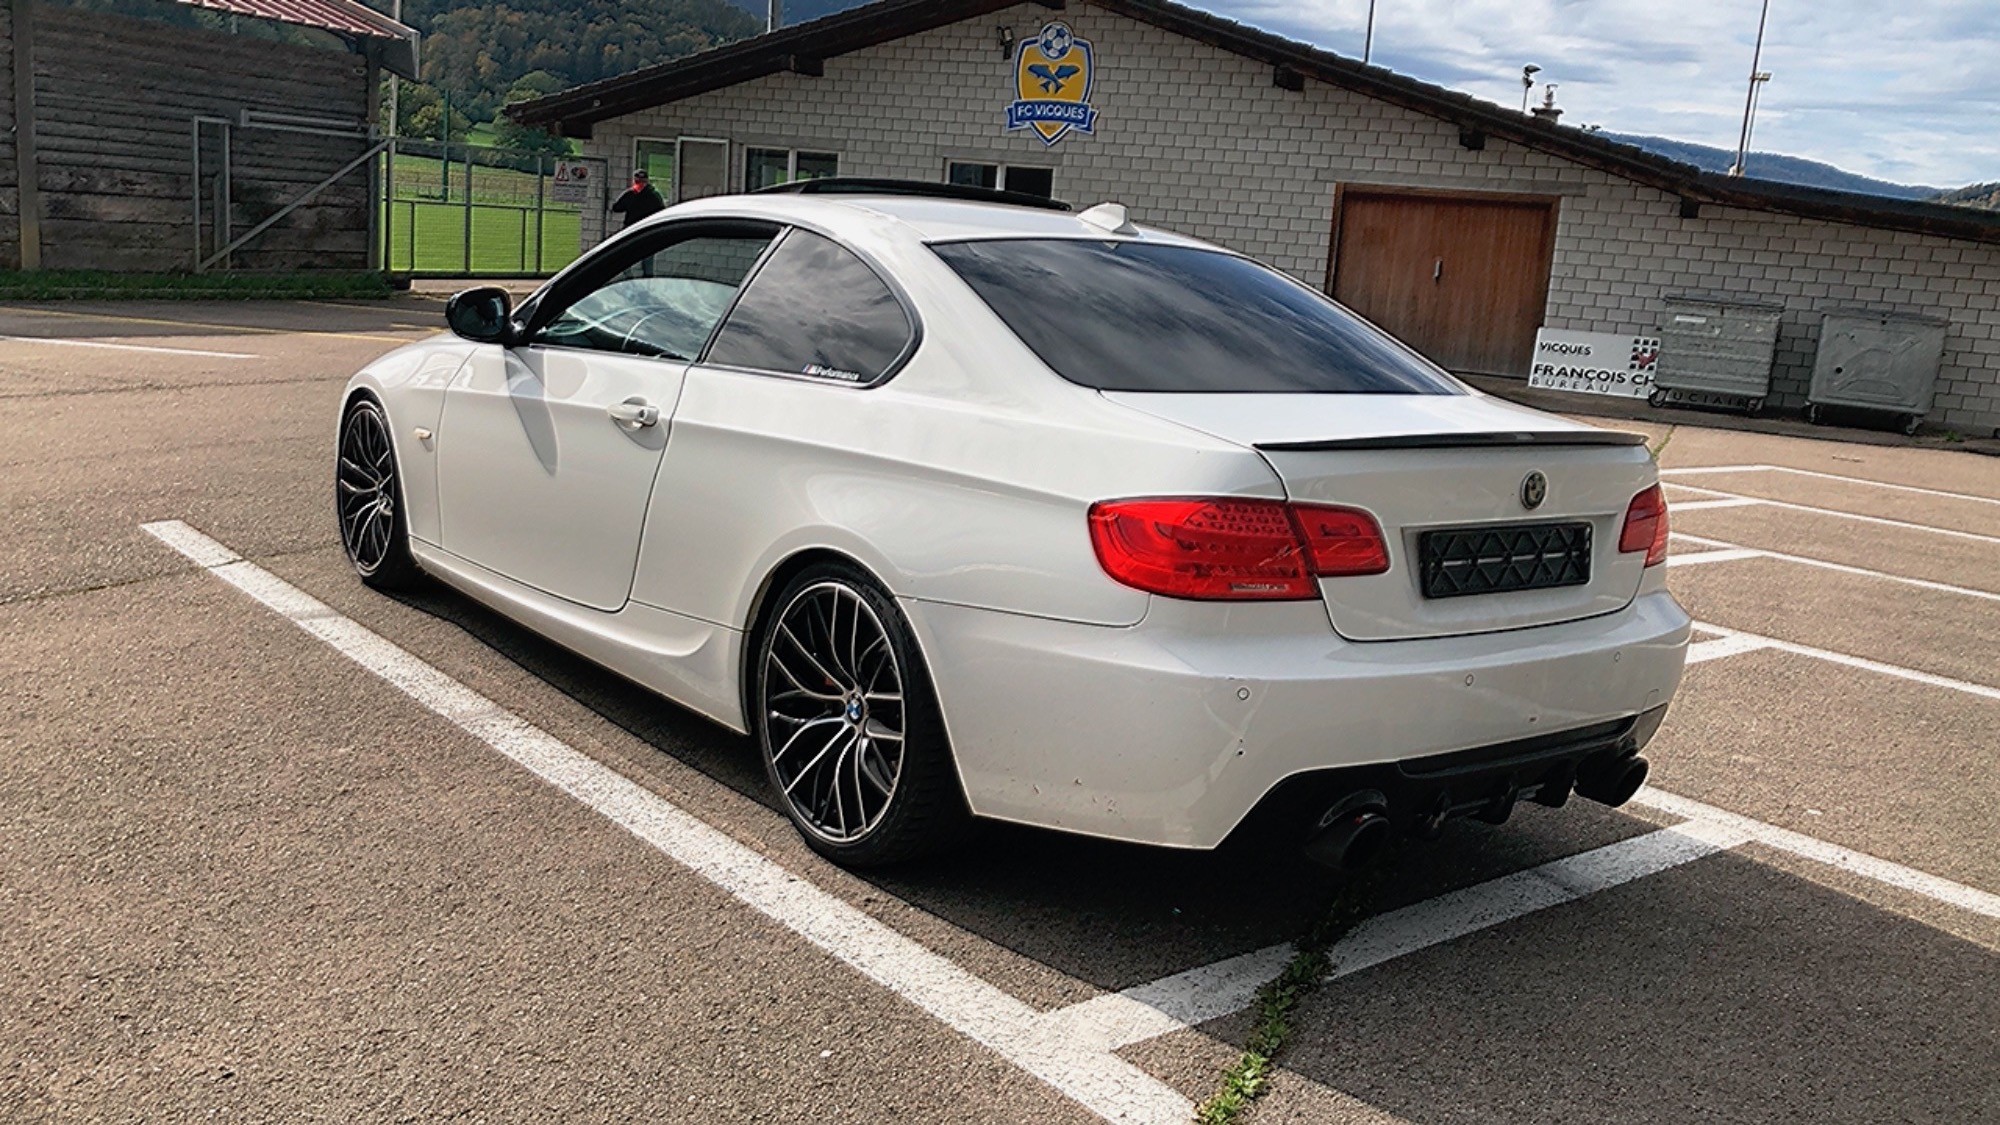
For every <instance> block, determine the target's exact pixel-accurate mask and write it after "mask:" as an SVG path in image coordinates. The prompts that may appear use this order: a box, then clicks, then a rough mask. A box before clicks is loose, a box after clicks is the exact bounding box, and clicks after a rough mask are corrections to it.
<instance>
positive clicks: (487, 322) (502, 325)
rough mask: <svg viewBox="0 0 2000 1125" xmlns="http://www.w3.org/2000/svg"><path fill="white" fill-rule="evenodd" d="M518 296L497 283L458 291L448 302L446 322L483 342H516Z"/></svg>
mask: <svg viewBox="0 0 2000 1125" xmlns="http://www.w3.org/2000/svg"><path fill="white" fill-rule="evenodd" d="M513 314H514V299H513V298H512V297H509V296H508V295H507V291H506V290H505V289H502V288H500V287H498V286H495V285H484V286H481V287H479V288H477V289H467V290H466V291H464V292H463V293H457V294H454V295H453V296H452V298H451V300H449V301H447V302H445V306H444V322H445V324H447V325H449V326H450V328H451V330H452V331H453V332H454V333H456V334H458V335H460V336H463V337H464V338H466V339H468V340H474V341H477V342H479V343H481V344H512V343H513V342H514V331H515V329H514V319H513Z"/></svg>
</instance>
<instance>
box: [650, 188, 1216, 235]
mask: <svg viewBox="0 0 2000 1125" xmlns="http://www.w3.org/2000/svg"><path fill="white" fill-rule="evenodd" d="M700 214H715V215H724V214H726V215H730V216H734V217H752V216H754V217H759V218H767V219H771V220H773V221H777V222H800V223H805V224H808V225H813V226H818V227H821V228H822V229H825V230H826V231H828V232H829V233H831V234H835V235H840V236H845V237H849V238H856V239H863V240H865V239H867V238H869V236H871V235H872V236H874V237H880V236H881V234H882V233H883V232H882V228H883V227H884V226H885V225H887V224H885V223H884V222H883V220H890V221H891V222H892V223H893V224H894V225H895V226H897V227H900V228H902V229H903V232H904V233H905V237H914V238H915V239H916V240H917V241H920V242H957V241H967V240H973V239H1001V238H1083V239H1093V240H1097V241H1103V240H1105V239H1109V238H1117V239H1125V238H1136V239H1139V240H1141V241H1145V242H1153V243H1162V244H1167V245H1176V246H1193V247H1201V248H1204V249H1220V248H1219V247H1214V246H1211V245H1210V244H1208V243H1206V242H1202V241H1201V240H1199V239H1195V238H1189V237H1187V236H1185V235H1180V234H1175V233H1174V232H1172V231H1166V230H1159V229H1157V228H1153V227H1134V228H1132V233H1125V234H1113V233H1111V232H1110V231H1107V230H1105V229H1104V228H1103V227H1101V226H1098V225H1095V224H1093V223H1091V222H1089V221H1087V220H1086V219H1085V218H1084V216H1085V215H1087V214H1089V212H1087V211H1084V212H1077V213H1070V212H1066V211H1050V210H1044V209H1042V208H1039V207H1020V206H1013V205H1009V204H1005V203H986V202H977V201H968V200H959V199H936V198H929V197H923V196H910V195H889V194H884V195H869V194H862V193H842V194H839V195H780V194H750V195H716V196H709V197H707V198H705V199H698V200H694V201H692V202H688V203H682V204H679V205H677V206H674V207H670V208H668V209H667V210H666V211H664V212H662V213H661V214H660V215H659V216H657V217H655V219H654V220H652V221H656V222H657V221H668V220H671V219H673V218H675V217H682V218H691V217H694V216H696V215H700Z"/></svg>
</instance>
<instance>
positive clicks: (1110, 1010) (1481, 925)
mask: <svg viewBox="0 0 2000 1125" xmlns="http://www.w3.org/2000/svg"><path fill="white" fill-rule="evenodd" d="M1632 804H1634V805H1638V806H1641V807H1644V808H1650V809H1654V810H1656V811H1659V812H1663V813H1666V814H1668V815H1669V816H1678V817H1685V818H1687V820H1686V823H1683V824H1678V825H1674V826H1673V827H1671V828H1665V829H1661V830H1659V831H1655V832H1649V833H1646V834H1645V835H1643V836H1635V837H1633V838H1632V839H1629V840H1622V841H1620V842H1618V843H1616V844H1610V845H1607V846H1605V847H1602V848H1598V849H1596V850H1594V851H1588V852H1583V853H1581V854H1579V855H1574V856H1569V857H1567V858H1564V859H1559V860H1555V861H1553V862H1550V863H1545V864H1542V865H1541V866H1540V867H1533V868H1529V869H1528V870H1525V871H1518V872H1515V873H1514V874H1512V875H1504V876H1501V877H1500V878H1498V879H1493V880H1490V881H1488V882H1485V883H1481V884H1479V885H1477V886H1473V887H1467V888H1465V889H1463V890H1460V891H1454V892H1452V893H1450V894H1446V895H1441V896H1439V897H1437V898H1434V899H1428V900H1425V901H1423V902H1419V903H1416V904H1415V905H1412V906H1406V907H1404V908H1402V909H1401V910H1395V911H1391V912H1389V913H1387V914H1383V915H1379V916H1377V917H1374V918H1371V919H1369V920H1367V921H1365V922H1363V923H1362V924H1361V925H1359V926H1357V927H1355V929H1354V932H1353V933H1351V934H1349V935H1348V936H1347V937H1346V938H1345V939H1344V940H1342V941H1341V942H1339V943H1338V944H1336V945H1335V946H1334V948H1333V949H1332V950H1331V951H1330V952H1329V959H1330V960H1331V961H1332V964H1333V969H1332V972H1331V974H1330V976H1329V979H1331V978H1334V977H1342V976H1347V975H1350V974H1353V973H1358V972H1360V971H1362V970H1364V969H1369V968H1373V967H1375V966H1377V965H1381V964H1383V963H1385V962H1388V961H1391V960H1394V959H1396V958H1398V957H1403V956H1407V955H1408V954H1411V953H1415V952H1418V951H1419V950H1423V949H1428V948H1430V947H1432V946H1435V945H1439V944H1442V943H1444V942H1447V941H1453V940H1456V939H1458V938H1461V937H1465V936H1467V935H1468V934H1473V933H1476V932H1478V931H1480V930H1483V929H1487V928H1490V927H1492V926H1497V925H1500V924H1501V923H1503V922H1510V921H1513V920H1514V919H1516V918H1520V917H1523V916H1525V915H1528V914H1532V913H1534V912H1536V911H1539V910H1546V909H1548V908H1550V907H1553V906H1560V905H1562V904H1564V903H1568V902H1574V901H1577V900H1578V899H1581V898H1584V897H1586V896H1589V895H1592V894H1595V893H1597V892H1599V891H1603V890H1608V889H1610V888H1612V887H1617V886H1621V885H1623V884H1625V883H1629V882H1632V881H1634V880H1636V879H1641V878H1644V877H1646V876H1648V875H1652V874H1655V873H1657V872H1660V871H1665V870H1667V869H1669V868H1672V867H1676V866H1679V865H1681V864H1684V863H1688V862H1690V861H1692V860H1696V859H1700V858H1702V857H1704V856H1708V855H1714V854H1716V853H1719V852H1724V851H1729V850H1731V849H1733V848H1736V847H1739V846H1741V845H1743V844H1746V843H1750V842H1753V841H1754V842H1756V843H1759V844H1762V845H1764V846H1766V847H1770V848H1774V849H1777V850H1779V851H1783V852H1787V853H1789V854H1791V855H1795V856H1798V857H1800V858H1802V859H1809V860H1812V861H1814V862H1816V863H1822V864H1825V865H1827V866H1829V867H1834V868H1837V869H1839V870H1842V871H1846V872H1849V873H1851V874H1854V875H1859V876H1861V877H1863V878H1865V879H1869V880H1872V881H1874V882H1878V883H1882V884H1884V885H1887V886H1892V887H1897V888H1900V889H1902V890H1905V891H1909V892H1911V893H1914V894H1918V895H1922V896H1923V897H1925V898H1929V899H1932V900H1934V901H1937V902H1941V903H1945V904H1947V905H1950V906H1955V907H1958V908H1959V909H1961V910H1965V911H1967V912H1969V913H1973V914H1979V915H1983V916H1985V917H1988V918H2000V895H1994V894H1990V893H1988V892H1986V891H1982V890H1979V889H1978V888H1976V887H1968V886H1966V885H1965V884H1963V883H1956V882H1953V881H1952V880H1950V879H1944V878H1940V877H1939V876H1936V875H1932V874H1929V873H1928V872H1924V871H1918V870H1916V869H1914V868H1910V867H1905V866H1903V865H1902V864H1899V863H1894V862H1891V861H1889V860H1886V859H1881V858H1878V857H1876V856H1872V855H1868V854H1866V853H1865V852H1857V851H1854V850H1853V849H1851V848H1844V847H1841V846H1840V845H1838V844H1830V843H1827V842H1826V841H1824V840H1819V839H1815V838H1813V837H1811V836H1807V835H1804V834H1802V833H1798V832H1793V831H1791V830H1790V829H1786V828H1779V827H1778V826H1777V825H1774V824H1766V823H1764V822H1763V821H1760V820H1753V819H1751V818H1750V817H1746V816H1740V815H1738V814H1736V813H1732V812H1727V811H1725V810H1723V809H1718V808H1716V807H1714V806H1713V805H1707V804H1703V803H1702V802H1700V801H1695V800H1691V799H1689V798H1686V797H1681V796H1677V795H1675V794H1672V793H1665V792H1662V791H1660V790H1658V789H1655V788H1652V787H1651V786H1648V787H1646V788H1643V789H1641V790H1640V791H1639V793H1638V795H1637V796H1635V797H1633V798H1632ZM1293 952H1294V949H1293V947H1292V946H1290V945H1273V946H1267V947H1265V948H1263V949H1259V950H1256V951H1255V952H1251V953H1245V954H1241V955H1239V956H1236V957H1231V958H1228V959H1226V960H1223V961H1218V962H1215V963H1214V964H1212V965H1203V966H1201V967H1199V968H1195V969H1190V970H1188V971H1186V972H1182V973H1176V974H1174V975H1173V976H1169V977H1163V978H1161V979H1159V980H1156V981H1151V982H1149V983H1147V984H1141V985H1135V986H1134V987H1131V988H1128V989H1125V990H1124V991H1122V992H1113V993H1108V994H1106V995H1103V996H1098V997H1094V998H1092V999H1090V1000H1086V1001H1084V1002H1082V1003H1080V1004H1073V1005H1071V1006H1069V1007H1067V1008H1061V1009H1058V1010H1056V1011H1053V1012H1049V1013H1048V1014H1046V1015H1044V1016H1043V1017H1042V1021H1043V1023H1044V1025H1045V1026H1046V1028H1047V1029H1048V1031H1049V1033H1050V1034H1052V1035H1061V1036H1063V1037H1065V1038H1069V1039H1074V1040H1078V1041H1082V1042H1087V1043H1090V1044H1091V1045H1092V1046H1093V1047H1096V1048H1098V1049H1100V1050H1106V1051H1112V1050H1117V1049H1119V1048H1121V1047H1128V1046H1131V1045H1132V1044H1134V1043H1139V1042H1143V1041H1144V1040H1147V1039H1153V1038H1156V1037H1158V1036H1161V1035H1169V1034H1172V1033H1173V1032H1176V1031H1180V1030H1182V1029H1184V1028H1187V1027H1190V1026H1193V1025H1195V1024H1200V1023H1205V1022H1207V1021H1209V1020H1212V1019H1217V1018H1219V1017H1222V1016H1226V1015H1229V1014H1230V1013H1232V1012H1237V1011H1241V1010H1243V1009H1244V1008H1247V1007H1249V1006H1250V1004H1251V1003H1252V1002H1254V1001H1255V999H1256V995H1257V990H1258V989H1259V988H1260V987H1262V986H1263V984H1264V983H1265V982H1266V981H1268V980H1270V979H1271V978H1272V977H1273V976H1275V975H1276V974H1277V972H1278V971H1279V970H1280V969H1281V968H1283V967H1284V965H1285V963H1286V962H1287V961H1289V960H1290V959H1291V957H1292V955H1293Z"/></svg>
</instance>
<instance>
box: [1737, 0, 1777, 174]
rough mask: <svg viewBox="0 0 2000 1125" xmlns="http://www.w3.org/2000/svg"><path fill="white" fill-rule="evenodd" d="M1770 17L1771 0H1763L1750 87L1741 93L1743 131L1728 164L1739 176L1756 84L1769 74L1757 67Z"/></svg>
mask: <svg viewBox="0 0 2000 1125" xmlns="http://www.w3.org/2000/svg"><path fill="white" fill-rule="evenodd" d="M1770 18H1771V0H1764V10H1763V12H1762V13H1761V14H1760V15H1758V17H1757V46H1756V48H1755V49H1754V50H1752V51H1751V53H1750V88H1749V89H1748V90H1746V91H1744V94H1743V132H1742V133H1741V134H1740V135H1739V136H1738V137H1737V141H1736V163H1734V164H1732V165H1730V166H1729V174H1730V175H1732V176H1740V175H1742V174H1743V168H1744V165H1746V164H1747V163H1749V160H1750V117H1751V115H1752V114H1754V113H1756V112H1757V86H1758V84H1760V83H1764V82H1769V81H1770V80H1771V75H1770V73H1769V72H1767V71H1762V70H1759V69H1757V67H1758V66H1759V65H1760V64H1762V63H1763V61H1764V24H1765V22H1766V21H1768V20H1769V19H1770Z"/></svg>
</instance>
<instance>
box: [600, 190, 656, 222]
mask: <svg viewBox="0 0 2000 1125" xmlns="http://www.w3.org/2000/svg"><path fill="white" fill-rule="evenodd" d="M666 209H667V201H666V200H665V199H662V198H661V197H660V189H659V188H656V187H654V186H653V185H652V184H646V185H644V186H634V187H630V188H627V189H625V194H624V195H621V196H619V197H618V199H617V201H616V202H614V203H612V205H611V213H612V214H614V215H623V216H625V225H626V226H628V227H629V226H631V225H632V224H633V223H636V222H638V221H639V220H640V219H643V218H646V217H647V216H649V215H657V214H659V213H660V212H662V211H664V210H666Z"/></svg>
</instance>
